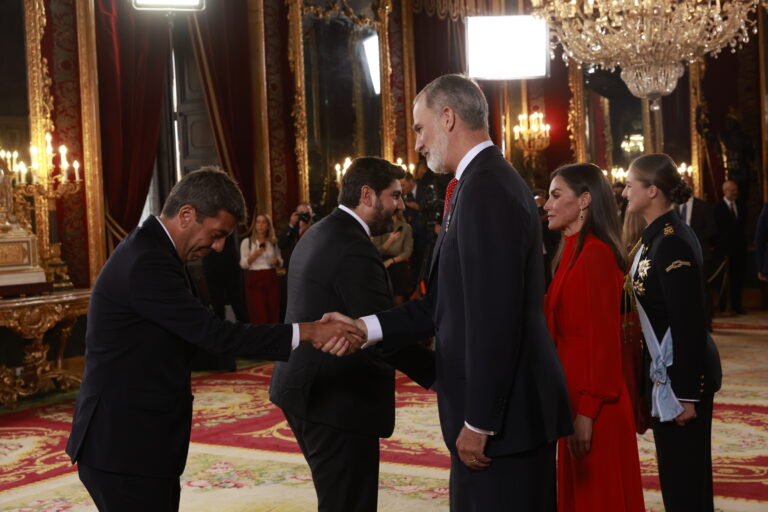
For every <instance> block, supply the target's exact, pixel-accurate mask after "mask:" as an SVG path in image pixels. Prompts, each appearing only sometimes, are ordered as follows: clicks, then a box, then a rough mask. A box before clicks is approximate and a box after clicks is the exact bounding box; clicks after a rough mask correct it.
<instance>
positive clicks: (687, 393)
mask: <svg viewBox="0 0 768 512" xmlns="http://www.w3.org/2000/svg"><path fill="white" fill-rule="evenodd" d="M632 287H633V288H634V291H635V296H636V297H637V299H638V300H639V301H640V303H641V305H642V306H643V309H645V312H646V314H647V315H648V319H649V320H650V322H651V325H652V326H653V330H654V332H655V333H656V337H657V338H658V339H659V340H661V339H662V338H663V337H664V333H665V332H666V331H667V329H668V328H669V329H671V331H672V341H673V363H672V366H670V367H668V368H667V375H668V376H669V379H670V380H671V382H672V389H673V390H674V392H675V395H676V396H677V398H678V399H682V400H699V399H700V398H701V397H702V395H704V394H712V393H714V392H715V391H717V390H718V389H720V381H721V377H722V374H721V370H720V357H719V355H718V353H717V348H716V347H715V345H714V342H712V339H711V337H710V336H709V334H708V333H707V329H706V319H705V306H704V304H705V295H704V280H703V277H702V254H701V247H700V246H699V242H698V240H697V238H696V235H695V233H694V232H693V230H692V229H691V228H690V227H688V226H686V225H685V224H684V223H682V221H681V220H680V217H679V215H677V213H676V212H675V211H674V210H672V211H669V212H667V213H666V214H664V215H662V216H661V217H659V218H658V219H656V220H655V221H653V222H652V223H651V224H650V225H649V226H648V227H647V228H646V229H645V231H644V232H643V246H642V248H641V255H640V262H639V264H638V266H637V269H636V271H635V273H634V275H632ZM645 354H646V364H645V369H646V372H645V375H646V379H649V377H648V371H647V370H648V362H649V360H648V352H647V348H645Z"/></svg>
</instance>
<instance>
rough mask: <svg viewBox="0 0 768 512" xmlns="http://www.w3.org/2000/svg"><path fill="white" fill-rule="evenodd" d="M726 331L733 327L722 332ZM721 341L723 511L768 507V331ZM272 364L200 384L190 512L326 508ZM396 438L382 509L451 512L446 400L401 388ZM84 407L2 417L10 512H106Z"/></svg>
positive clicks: (402, 383) (187, 477)
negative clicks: (77, 458)
mask: <svg viewBox="0 0 768 512" xmlns="http://www.w3.org/2000/svg"><path fill="white" fill-rule="evenodd" d="M719 327H722V328H719ZM725 327H730V326H726V325H722V326H718V325H716V328H718V329H717V331H716V336H715V339H716V341H717V343H718V346H719V348H720V352H721V356H722V359H723V367H724V374H725V377H724V385H723V390H722V391H721V392H720V393H719V394H718V395H717V396H716V399H715V421H714V427H713V447H714V448H713V456H714V464H715V494H716V498H715V503H716V507H717V510H719V511H722V512H753V511H758V510H766V509H767V508H768V405H766V404H768V350H766V349H767V348H768V347H767V346H766V345H768V336H766V333H765V331H764V330H763V329H760V328H759V327H761V325H755V326H754V327H758V328H757V329H755V328H751V329H750V328H746V329H745V328H744V325H743V324H740V325H739V327H738V328H737V329H726V328H725ZM270 372H271V365H260V366H251V367H248V368H244V369H242V370H240V371H238V372H236V373H232V374H216V375H206V376H198V377H195V378H194V392H195V395H196V399H195V416H194V427H193V435H192V446H191V449H190V457H189V461H188V464H187V469H186V472H185V473H184V475H183V486H184V490H183V492H182V510H184V511H194V512H197V511H209V510H218V511H222V512H230V511H231V512H245V511H280V512H290V511H306V510H312V509H313V508H314V507H315V506H316V501H315V495H314V490H313V487H312V482H311V478H310V475H309V469H308V467H307V465H306V463H305V462H304V459H303V458H302V457H301V455H300V453H299V450H298V446H297V445H296V443H295V440H294V439H293V436H292V434H291V432H290V429H289V428H288V426H287V425H286V423H285V421H284V419H283V417H282V414H281V413H280V412H279V411H278V410H276V409H275V408H274V407H273V406H272V405H271V404H270V403H269V400H268V397H267V384H268V382H269V375H270ZM397 389H398V399H397V405H398V419H397V427H396V430H395V435H394V436H393V437H392V438H391V439H387V440H383V441H382V460H383V464H382V469H381V478H380V494H379V510H382V511H398V512H409V511H419V512H431V511H438V510H442V511H444V510H447V509H448V500H447V497H448V494H447V493H448V489H447V477H448V471H447V469H446V468H447V467H448V456H447V451H446V449H445V446H444V445H443V442H442V439H441V436H440V432H439V427H438V424H437V411H436V404H435V397H434V395H433V394H432V393H431V392H427V391H424V390H422V389H421V388H419V387H418V386H416V385H415V384H413V383H411V382H410V381H408V380H407V379H406V378H405V377H402V376H400V377H399V378H398V387H397ZM71 413H72V400H71V398H66V399H64V400H61V401H57V402H55V403H52V404H48V405H42V406H37V407H32V408H29V409H26V410H23V411H15V412H9V413H5V414H3V415H1V416H0V512H11V511H14V512H33V511H35V512H36V511H45V512H58V511H64V510H67V511H78V512H80V511H95V510H96V509H95V507H94V506H93V504H92V503H91V501H90V499H89V497H88V495H87V492H86V491H85V489H84V488H83V487H82V485H81V484H80V482H79V480H78V479H77V475H76V474H75V473H74V468H73V467H72V466H70V465H69V464H68V461H67V458H66V456H65V455H64V453H63V451H62V450H63V447H64V444H65V443H66V437H67V435H68V432H69V423H70V420H71ZM638 446H639V448H640V458H641V464H642V472H643V483H644V486H645V497H646V507H647V508H648V510H652V511H662V510H663V507H662V505H661V498H660V494H659V493H658V478H657V476H656V464H655V458H654V448H653V440H652V437H651V436H650V432H649V433H648V435H646V436H642V437H638Z"/></svg>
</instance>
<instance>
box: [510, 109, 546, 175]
mask: <svg viewBox="0 0 768 512" xmlns="http://www.w3.org/2000/svg"><path fill="white" fill-rule="evenodd" d="M549 129H550V127H549V125H548V124H546V123H545V122H544V114H542V113H541V112H534V113H533V114H531V115H530V116H529V115H527V114H520V115H519V116H517V125H516V126H515V127H514V128H513V130H514V133H515V145H516V146H517V148H518V149H519V150H520V151H522V152H523V162H524V163H525V165H526V166H528V167H532V168H534V169H535V168H538V167H539V165H540V163H541V162H540V156H541V152H542V151H544V150H545V149H547V148H548V147H549V141H550V138H549Z"/></svg>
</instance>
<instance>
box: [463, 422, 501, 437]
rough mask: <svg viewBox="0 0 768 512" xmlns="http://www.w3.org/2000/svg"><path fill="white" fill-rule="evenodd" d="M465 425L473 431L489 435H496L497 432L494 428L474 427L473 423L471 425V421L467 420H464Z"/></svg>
mask: <svg viewBox="0 0 768 512" xmlns="http://www.w3.org/2000/svg"><path fill="white" fill-rule="evenodd" d="M464 425H465V426H466V427H467V428H468V429H469V430H471V431H472V432H477V433H478V434H485V435H487V436H495V435H496V432H494V431H492V430H483V429H482V428H477V427H473V426H472V425H470V424H469V423H467V422H466V421H465V422H464Z"/></svg>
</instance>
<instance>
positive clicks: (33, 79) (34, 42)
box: [24, 0, 54, 266]
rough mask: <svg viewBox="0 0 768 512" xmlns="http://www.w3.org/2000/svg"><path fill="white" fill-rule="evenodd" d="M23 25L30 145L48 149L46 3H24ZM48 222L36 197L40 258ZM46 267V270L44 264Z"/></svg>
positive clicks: (43, 163)
mask: <svg viewBox="0 0 768 512" xmlns="http://www.w3.org/2000/svg"><path fill="white" fill-rule="evenodd" d="M24 25H25V34H26V54H27V90H28V95H29V134H30V141H29V143H30V144H31V145H33V146H35V147H38V148H44V147H45V146H46V142H45V134H46V133H50V132H53V129H54V127H53V120H52V116H51V112H52V111H53V94H52V93H51V85H52V81H51V77H50V75H49V73H48V61H47V59H45V58H43V56H42V52H41V49H40V44H41V42H42V39H43V34H44V33H45V25H46V19H45V5H44V3H43V0H24ZM38 165H39V169H40V170H39V172H40V174H41V175H48V174H49V173H50V171H51V170H50V169H48V161H47V159H45V158H40V159H39V162H38ZM48 223H49V219H48V206H47V200H45V199H44V198H43V197H42V196H41V195H39V194H36V195H35V233H36V234H37V235H38V236H37V239H38V242H39V244H40V256H41V258H45V257H46V256H47V255H48V252H49V250H48V247H49V244H50V242H49V240H48V237H47V236H46V234H47V233H49V226H48ZM42 263H43V266H45V263H44V262H42Z"/></svg>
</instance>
